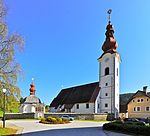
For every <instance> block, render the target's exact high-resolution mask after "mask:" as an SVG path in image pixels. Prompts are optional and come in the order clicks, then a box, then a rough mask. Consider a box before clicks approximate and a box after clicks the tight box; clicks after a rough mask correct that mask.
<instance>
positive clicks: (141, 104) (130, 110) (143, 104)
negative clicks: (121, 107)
mask: <svg viewBox="0 0 150 136" xmlns="http://www.w3.org/2000/svg"><path fill="white" fill-rule="evenodd" d="M141 99H143V102H141ZM138 100H140V102H138ZM147 100H148V101H147ZM134 107H135V110H136V111H134ZM137 107H140V111H137ZM146 107H149V111H146ZM128 117H129V118H147V117H150V98H149V97H147V96H139V97H136V98H133V99H132V100H131V101H130V102H129V103H128Z"/></svg>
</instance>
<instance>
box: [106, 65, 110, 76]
mask: <svg viewBox="0 0 150 136" xmlns="http://www.w3.org/2000/svg"><path fill="white" fill-rule="evenodd" d="M106 75H109V67H107V68H105V76H106Z"/></svg>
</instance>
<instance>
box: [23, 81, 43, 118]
mask: <svg viewBox="0 0 150 136" xmlns="http://www.w3.org/2000/svg"><path fill="white" fill-rule="evenodd" d="M30 86H31V88H30V95H29V96H27V97H25V98H24V99H23V101H22V103H21V105H20V113H35V118H39V117H44V112H45V106H44V104H43V103H41V100H40V99H39V98H38V97H36V95H35V91H36V90H35V85H34V83H33V82H32V84H31V85H30Z"/></svg>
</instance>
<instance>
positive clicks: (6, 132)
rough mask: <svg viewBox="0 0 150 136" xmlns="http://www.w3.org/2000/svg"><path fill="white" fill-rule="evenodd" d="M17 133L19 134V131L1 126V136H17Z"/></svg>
mask: <svg viewBox="0 0 150 136" xmlns="http://www.w3.org/2000/svg"><path fill="white" fill-rule="evenodd" d="M16 132H17V130H16V129H12V128H2V127H1V126H0V136H3V135H4V136H6V135H11V136H13V135H15V134H16Z"/></svg>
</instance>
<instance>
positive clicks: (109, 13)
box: [107, 9, 112, 24]
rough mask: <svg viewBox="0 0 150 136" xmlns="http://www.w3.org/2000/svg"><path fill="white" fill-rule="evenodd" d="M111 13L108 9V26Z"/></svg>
mask: <svg viewBox="0 0 150 136" xmlns="http://www.w3.org/2000/svg"><path fill="white" fill-rule="evenodd" d="M111 12H112V9H109V10H108V11H107V13H108V24H110V23H111V21H110V19H111Z"/></svg>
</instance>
